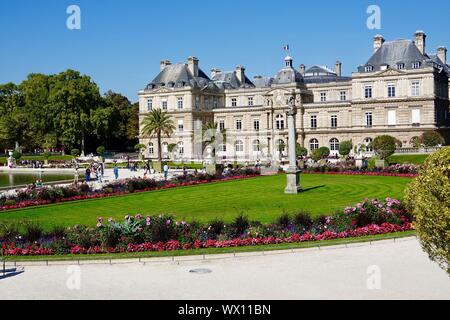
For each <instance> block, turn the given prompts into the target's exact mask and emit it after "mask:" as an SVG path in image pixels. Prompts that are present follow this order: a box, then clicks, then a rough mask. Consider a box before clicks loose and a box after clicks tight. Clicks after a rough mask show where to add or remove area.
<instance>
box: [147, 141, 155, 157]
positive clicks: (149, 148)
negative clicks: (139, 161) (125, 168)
mask: <svg viewBox="0 0 450 320" xmlns="http://www.w3.org/2000/svg"><path fill="white" fill-rule="evenodd" d="M148 153H149V154H150V155H153V154H154V153H155V147H154V145H153V143H152V142H150V143H149V144H148Z"/></svg>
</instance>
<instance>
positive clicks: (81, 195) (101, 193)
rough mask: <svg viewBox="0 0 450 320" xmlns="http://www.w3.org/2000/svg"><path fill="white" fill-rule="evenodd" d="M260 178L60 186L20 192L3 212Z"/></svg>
mask: <svg viewBox="0 0 450 320" xmlns="http://www.w3.org/2000/svg"><path fill="white" fill-rule="evenodd" d="M258 175H259V172H258V171H256V170H251V169H245V170H232V171H228V172H227V174H226V175H211V174H197V175H187V176H179V177H176V178H174V179H172V180H170V181H156V180H154V179H140V178H137V179H126V180H119V181H115V182H112V183H110V184H108V185H106V186H104V187H103V188H102V189H101V190H92V189H91V187H90V186H89V185H88V184H81V185H78V186H73V185H72V186H67V187H58V186H56V187H45V188H41V189H26V190H25V189H24V190H20V191H18V192H17V194H16V195H14V196H3V197H0V211H5V210H13V209H21V208H27V207H32V206H41V205H46V204H52V203H61V202H70V201H79V200H86V199H99V198H105V197H112V196H120V195H125V194H129V193H136V192H147V191H156V190H164V189H171V188H176V187H186V186H193V185H199V184H205V183H211V182H219V181H230V180H238V179H245V178H253V177H256V176H258Z"/></svg>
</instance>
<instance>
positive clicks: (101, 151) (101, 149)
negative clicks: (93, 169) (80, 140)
mask: <svg viewBox="0 0 450 320" xmlns="http://www.w3.org/2000/svg"><path fill="white" fill-rule="evenodd" d="M96 151H97V154H98V155H99V156H101V157H103V155H104V154H105V152H106V148H105V147H104V146H99V147H97V149H96Z"/></svg>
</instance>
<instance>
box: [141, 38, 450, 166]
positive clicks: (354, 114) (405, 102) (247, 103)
mask: <svg viewBox="0 0 450 320" xmlns="http://www.w3.org/2000/svg"><path fill="white" fill-rule="evenodd" d="M373 47H374V48H373V51H374V52H373V55H372V57H370V59H369V60H368V61H367V63H365V64H364V65H361V66H358V67H357V70H356V71H355V72H354V73H353V74H352V75H351V76H350V77H346V76H343V75H342V64H341V62H339V61H338V62H336V65H335V67H334V69H333V70H332V69H330V68H327V67H325V66H320V65H315V66H312V67H309V68H306V67H305V66H304V65H300V67H299V68H295V67H294V63H293V59H292V58H291V57H290V56H287V57H286V58H285V60H284V61H283V67H282V68H281V70H279V71H278V73H277V74H276V75H275V76H274V77H263V76H255V77H253V78H252V79H250V78H249V77H248V76H247V74H246V72H245V71H246V70H245V68H244V67H243V66H237V67H236V69H235V70H233V71H221V70H219V69H212V70H211V74H210V75H209V76H208V75H206V74H205V73H204V72H203V71H202V70H201V69H200V67H199V60H198V59H197V58H195V57H190V58H188V60H187V63H178V64H172V63H171V62H170V61H167V60H163V61H161V63H160V67H161V72H160V73H159V74H158V75H157V76H156V78H155V79H154V80H153V81H152V82H151V83H150V84H148V85H147V86H146V88H145V89H143V90H141V91H140V92H139V105H140V120H141V121H142V119H143V118H144V117H145V115H146V114H147V113H148V112H149V111H151V110H152V109H154V108H160V109H162V110H163V111H165V112H167V113H168V114H169V115H170V116H171V117H173V121H174V124H175V126H176V131H175V132H174V133H173V135H172V136H171V137H164V138H163V145H162V153H163V156H164V157H165V158H168V157H169V156H171V155H170V154H169V145H171V144H176V145H177V148H176V151H175V153H176V156H177V157H178V158H181V159H183V160H185V161H195V160H202V159H203V158H204V157H205V154H204V150H203V148H202V144H201V142H200V143H199V139H198V136H199V135H200V136H201V132H202V127H203V126H204V125H205V124H206V123H208V122H215V123H217V124H218V127H219V128H220V129H221V130H225V131H226V140H224V141H220V143H219V145H218V146H217V150H218V152H217V156H218V157H219V158H220V159H226V160H229V161H233V160H234V161H235V160H257V159H260V160H264V159H279V158H281V157H283V156H286V147H285V146H286V145H287V144H288V141H287V139H288V131H287V116H286V112H287V111H288V105H287V99H288V97H289V96H291V95H292V94H294V93H295V97H296V106H297V110H298V113H297V117H296V127H297V133H298V138H297V140H298V141H297V142H298V143H299V144H300V145H302V146H304V147H306V148H307V149H308V150H309V151H311V150H313V149H317V148H319V147H322V146H327V147H329V148H330V150H331V152H332V153H333V154H337V153H338V152H339V151H338V150H339V143H340V142H342V141H345V140H351V141H352V142H353V144H354V145H355V146H357V145H360V146H361V145H368V144H369V143H370V142H371V141H372V140H373V139H374V138H375V137H377V136H379V135H384V134H389V135H392V136H394V137H396V138H397V139H398V140H399V141H401V142H402V144H403V146H404V147H408V146H411V139H412V138H413V137H416V136H420V135H421V134H422V133H424V132H426V131H433V130H437V131H439V132H440V133H441V134H442V135H443V136H444V137H445V138H446V140H447V141H448V140H449V139H450V135H449V133H450V117H449V87H450V85H449V75H450V67H449V65H447V57H446V56H447V49H446V48H445V47H439V48H438V49H437V52H436V53H435V54H430V53H428V51H427V47H426V34H425V33H424V32H422V31H417V32H416V33H415V38H414V39H413V40H395V41H385V40H384V38H383V37H382V36H375V37H374V39H373ZM219 140H220V139H217V141H219ZM140 141H141V143H143V144H145V145H146V146H148V147H147V150H146V156H147V157H148V158H156V157H157V154H158V150H157V148H158V143H157V141H156V139H155V138H153V137H145V136H142V135H141V137H140ZM370 151H371V150H367V152H370Z"/></svg>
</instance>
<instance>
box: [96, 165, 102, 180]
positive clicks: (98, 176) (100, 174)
mask: <svg viewBox="0 0 450 320" xmlns="http://www.w3.org/2000/svg"><path fill="white" fill-rule="evenodd" d="M102 177H103V175H102V167H101V166H98V167H97V181H98V182H99V183H103V179H102Z"/></svg>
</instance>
